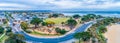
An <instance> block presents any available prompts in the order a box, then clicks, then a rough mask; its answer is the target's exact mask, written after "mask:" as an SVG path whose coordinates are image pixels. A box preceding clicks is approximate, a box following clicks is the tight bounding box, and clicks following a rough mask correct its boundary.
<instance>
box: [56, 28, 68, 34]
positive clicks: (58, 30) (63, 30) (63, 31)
mask: <svg viewBox="0 0 120 43" xmlns="http://www.w3.org/2000/svg"><path fill="white" fill-rule="evenodd" d="M55 30H56V32H57V33H60V34H65V33H66V32H67V31H66V30H65V29H60V28H55Z"/></svg>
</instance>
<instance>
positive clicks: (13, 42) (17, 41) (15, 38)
mask: <svg viewBox="0 0 120 43" xmlns="http://www.w3.org/2000/svg"><path fill="white" fill-rule="evenodd" d="M24 40H25V38H24V36H23V35H21V34H13V33H11V34H10V35H9V38H7V39H6V40H5V43H25V42H24Z"/></svg>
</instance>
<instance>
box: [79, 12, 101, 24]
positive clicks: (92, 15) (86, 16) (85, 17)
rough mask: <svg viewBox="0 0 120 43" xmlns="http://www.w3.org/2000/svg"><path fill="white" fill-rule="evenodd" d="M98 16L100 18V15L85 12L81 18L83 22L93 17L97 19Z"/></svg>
mask: <svg viewBox="0 0 120 43" xmlns="http://www.w3.org/2000/svg"><path fill="white" fill-rule="evenodd" d="M98 18H102V16H100V15H95V14H87V15H84V16H83V17H82V18H81V20H82V21H84V22H88V21H90V20H94V19H98Z"/></svg>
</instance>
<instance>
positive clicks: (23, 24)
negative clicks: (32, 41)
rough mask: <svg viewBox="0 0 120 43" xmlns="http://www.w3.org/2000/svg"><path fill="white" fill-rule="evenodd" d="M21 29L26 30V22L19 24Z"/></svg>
mask: <svg viewBox="0 0 120 43" xmlns="http://www.w3.org/2000/svg"><path fill="white" fill-rule="evenodd" d="M20 25H21V28H22V29H23V30H26V29H28V24H27V23H26V22H21V24H20Z"/></svg>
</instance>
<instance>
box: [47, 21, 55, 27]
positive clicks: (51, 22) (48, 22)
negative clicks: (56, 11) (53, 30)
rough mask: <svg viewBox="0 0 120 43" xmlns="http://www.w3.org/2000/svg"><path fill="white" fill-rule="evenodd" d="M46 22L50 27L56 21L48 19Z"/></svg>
mask: <svg viewBox="0 0 120 43" xmlns="http://www.w3.org/2000/svg"><path fill="white" fill-rule="evenodd" d="M46 23H47V26H50V27H52V26H53V25H54V24H55V22H53V21H46Z"/></svg>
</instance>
